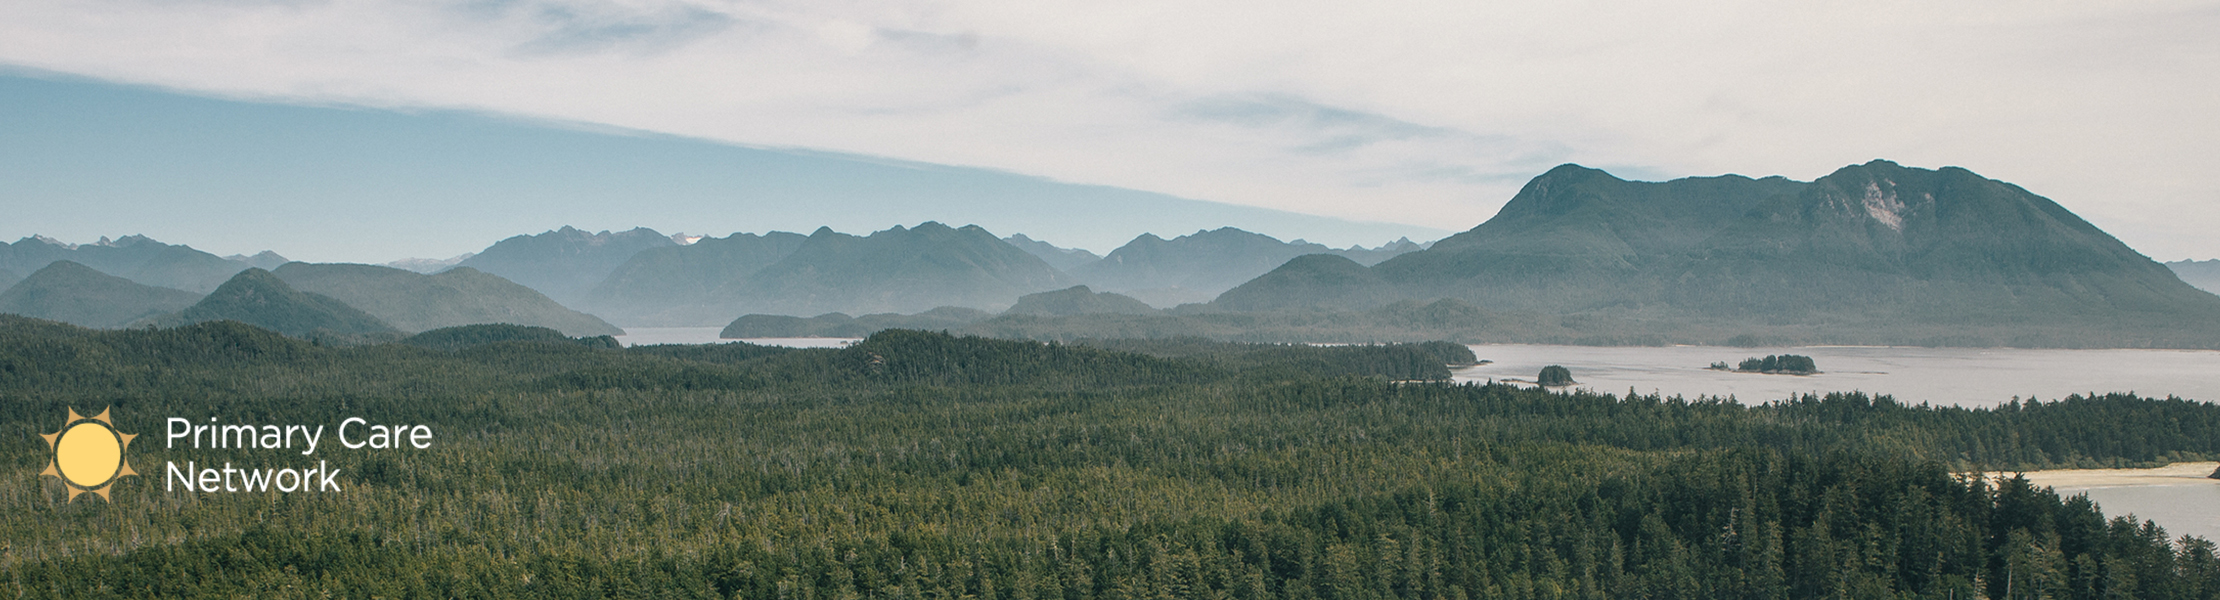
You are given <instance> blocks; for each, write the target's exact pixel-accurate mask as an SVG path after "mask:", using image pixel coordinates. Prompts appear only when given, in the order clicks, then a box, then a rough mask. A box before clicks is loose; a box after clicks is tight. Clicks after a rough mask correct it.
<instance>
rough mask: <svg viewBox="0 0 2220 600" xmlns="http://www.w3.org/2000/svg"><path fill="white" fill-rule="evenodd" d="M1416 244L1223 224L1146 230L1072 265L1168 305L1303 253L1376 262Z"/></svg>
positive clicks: (1092, 281) (1106, 285)
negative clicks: (1176, 231) (1347, 241)
mask: <svg viewBox="0 0 2220 600" xmlns="http://www.w3.org/2000/svg"><path fill="white" fill-rule="evenodd" d="M1418 247H1419V246H1418V245H1417V244H1415V243H1411V242H1410V240H1409V239H1408V238H1405V239H1402V240H1398V242H1397V243H1390V244H1387V245H1384V246H1382V247H1381V248H1379V249H1371V250H1368V249H1364V248H1354V247H1353V248H1350V249H1349V250H1335V249H1333V248H1328V247H1326V246H1324V245H1320V244H1313V243H1310V242H1305V241H1302V240H1296V241H1293V242H1282V241H1280V240H1279V239H1277V238H1274V237H1272V236H1268V235H1263V234H1257V233H1250V232H1247V231H1242V230H1240V229H1235V228H1232V227H1221V228H1218V229H1212V230H1207V231H1197V232H1195V233H1193V234H1189V235H1183V236H1179V237H1176V238H1172V239H1169V240H1167V239H1164V238H1160V237H1156V235H1154V234H1142V235H1141V236H1140V237H1137V238H1134V239H1133V241H1131V242H1127V243H1126V244H1125V245H1124V246H1120V247H1118V249H1117V250H1112V251H1111V252H1110V254H1108V255H1106V256H1104V257H1102V260H1099V261H1094V262H1091V263H1088V264H1086V265H1082V266H1080V267H1078V268H1075V269H1073V270H1072V271H1071V274H1072V276H1073V277H1076V278H1078V279H1079V280H1080V281H1081V282H1084V283H1086V284H1087V285H1089V286H1092V287H1094V288H1096V289H1100V290H1103V291H1111V292H1118V293H1121V294H1126V295H1129V296H1133V297H1135V298H1138V299H1141V300H1143V301H1146V302H1148V303H1149V304H1151V305H1153V306H1158V307H1170V306H1174V305H1178V304H1185V303H1190V302H1208V301H1209V300H1210V299H1211V298H1214V297H1216V296H1217V295H1218V294H1220V293H1223V292H1225V291H1226V290H1230V289H1233V288H1234V286H1238V285H1241V283H1242V282H1245V281H1248V280H1250V279H1254V278H1256V277H1257V276H1259V275H1263V274H1265V273H1267V272H1270V271H1271V270H1272V269H1274V268H1277V267H1279V266H1280V265H1282V264H1285V263H1286V262H1287V261H1288V260H1289V259H1292V258H1295V257H1297V256H1302V255H1305V254H1341V255H1344V256H1346V257H1348V258H1350V259H1352V260H1356V261H1359V262H1361V263H1363V264H1372V263H1377V262H1379V261H1381V260H1386V259H1387V258H1389V257H1391V256H1394V255H1396V254H1400V253H1402V252H1406V251H1410V250H1416V249H1417V248H1418Z"/></svg>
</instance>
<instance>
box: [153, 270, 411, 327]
mask: <svg viewBox="0 0 2220 600" xmlns="http://www.w3.org/2000/svg"><path fill="white" fill-rule="evenodd" d="M206 321H238V322H240V323H245V324H248V325H253V326H255V327H261V328H263V329H268V330H271V331H276V332H278V333H282V334H285V335H289V336H294V337H311V336H318V335H326V334H339V335H360V334H385V333H398V332H397V331H396V330H395V329H394V328H393V326H391V325H388V324H386V323H385V322H384V321H380V320H378V318H377V317H374V316H371V315H370V314H369V313H365V312H363V311H361V310H359V309H356V308H355V307H352V306H348V305H347V303H345V302H340V301H338V300H335V299H332V298H331V297H329V296H324V295H322V294H312V293H308V292H303V291H299V290H295V289H293V287H292V286H290V285H287V284H286V283H285V280H283V279H279V278H278V277H277V276H276V275H272V274H270V272H269V271H264V270H262V269H247V270H245V271H240V272H239V274H238V275H235V276H233V277H232V278H231V280H230V281H226V282H224V284H223V285H221V286H218V287H217V288H216V291H214V292H210V293H209V294H208V297H206V298H202V299H201V300H200V302H198V303H195V304H193V305H192V306H189V307H186V308H185V309H184V310H182V311H178V312H177V313H175V314H171V315H167V316H165V317H157V318H156V319H154V320H153V321H152V323H153V324H158V325H185V324H192V323H201V322H206Z"/></svg>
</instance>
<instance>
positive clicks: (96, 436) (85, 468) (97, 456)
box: [39, 408, 139, 500]
mask: <svg viewBox="0 0 2220 600" xmlns="http://www.w3.org/2000/svg"><path fill="white" fill-rule="evenodd" d="M67 410H69V420H68V421H63V422H62V430H61V431H57V432H54V433H42V434H39V437H42V438H46V445H47V447H49V448H52V449H53V450H54V459H53V461H52V462H48V463H47V465H46V470H45V471H41V472H39V474H40V475H53V476H54V478H55V479H60V480H62V487H65V488H68V489H69V499H70V500H76V499H77V495H78V494H83V493H85V492H92V493H95V494H99V495H100V499H101V500H107V499H108V488H109V486H110V485H111V484H114V483H115V482H116V479H118V478H121V477H123V476H125V475H131V476H137V475H138V474H139V473H138V472H137V471H133V470H131V461H130V460H127V459H125V458H124V457H123V451H124V450H125V449H127V448H130V447H131V438H135V437H139V436H138V435H137V434H131V433H124V432H121V431H116V422H115V421H112V420H109V418H108V410H107V409H101V411H100V416H97V417H92V418H86V417H85V416H84V415H80V414H77V409H74V408H72V409H67Z"/></svg>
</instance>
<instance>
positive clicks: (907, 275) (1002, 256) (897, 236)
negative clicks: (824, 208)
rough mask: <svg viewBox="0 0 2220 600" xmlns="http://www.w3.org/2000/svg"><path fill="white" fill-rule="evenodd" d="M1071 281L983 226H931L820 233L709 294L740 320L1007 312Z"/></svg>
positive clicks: (933, 223)
mask: <svg viewBox="0 0 2220 600" xmlns="http://www.w3.org/2000/svg"><path fill="white" fill-rule="evenodd" d="M1073 283H1075V282H1073V281H1072V280H1071V278H1070V277H1069V276H1066V275H1064V274H1063V273H1062V272H1060V271H1057V270H1056V269H1055V268H1054V267H1050V266H1048V263H1046V262H1042V261H1041V259H1039V258H1037V257H1034V256H1033V255H1031V254H1027V253H1025V251H1023V250H1019V249H1017V248H1016V247H1015V246H1011V245H1009V244H1008V243H1004V242H1003V241H1002V240H1001V239H999V238H996V237H995V236H994V234H992V233H988V232H987V230H986V229H982V228H980V227H978V226H976V225H970V226H965V227H963V228H960V229H959V228H951V227H949V226H947V225H942V224H940V223H935V222H930V221H928V222H926V223H923V224H920V225H918V226H917V227H914V228H904V227H899V226H897V227H894V228H892V229H888V230H885V231H880V232H877V233H873V234H871V235H870V236H866V237H858V236H853V235H848V234H844V233H837V232H834V231H833V230H831V229H829V228H820V229H818V230H817V231H816V232H815V233H812V234H810V236H809V238H808V239H806V240H803V242H802V243H801V245H800V246H799V247H797V248H795V249H794V252H793V253H792V254H789V255H787V256H786V257H785V258H782V259H779V260H778V261H777V262H774V263H772V264H771V265H770V266H767V267H764V268H763V269H762V270H760V271H757V272H756V273H755V274H754V275H751V276H749V277H748V278H747V279H746V280H744V281H740V282H736V283H731V284H726V285H724V286H723V287H720V288H718V289H717V290H714V291H712V292H711V293H710V294H709V298H710V302H711V303H713V304H720V305H725V306H733V307H736V308H737V310H735V311H734V312H736V313H742V314H745V313H759V314H784V315H814V314H824V313H828V312H842V313H849V314H863V313H887V312H915V311H922V310H926V309H930V308H934V307H939V306H963V307H972V308H1002V307H1006V306H1009V305H1010V304H1011V303H1012V302H1016V301H1017V298H1018V297H1019V296H1023V295H1025V294H1030V293H1033V292H1039V291H1044V290H1052V289H1060V288H1065V287H1070V286H1071V285H1072V284H1073Z"/></svg>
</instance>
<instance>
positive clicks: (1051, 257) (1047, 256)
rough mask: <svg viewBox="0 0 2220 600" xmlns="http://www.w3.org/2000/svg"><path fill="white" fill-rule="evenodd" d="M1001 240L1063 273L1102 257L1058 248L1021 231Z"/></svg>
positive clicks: (1079, 250)
mask: <svg viewBox="0 0 2220 600" xmlns="http://www.w3.org/2000/svg"><path fill="white" fill-rule="evenodd" d="M1002 241H1005V242H1009V243H1010V245H1012V246H1017V249H1019V250H1024V251H1025V252H1026V253H1027V254H1031V255H1034V256H1038V257H1040V258H1041V260H1042V261H1044V262H1047V263H1048V266H1051V267H1056V270H1058V271H1063V272H1065V273H1070V272H1071V271H1072V269H1077V268H1079V267H1083V266H1086V265H1088V264H1092V263H1094V262H1095V261H1098V260H1102V257H1100V256H1095V253H1093V252H1088V251H1086V250H1081V249H1078V248H1059V247H1057V246H1056V245H1055V244H1051V243H1048V242H1043V241H1040V240H1035V239H1033V238H1029V237H1026V236H1025V234H1022V233H1013V234H1010V237H1006V238H1002Z"/></svg>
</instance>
